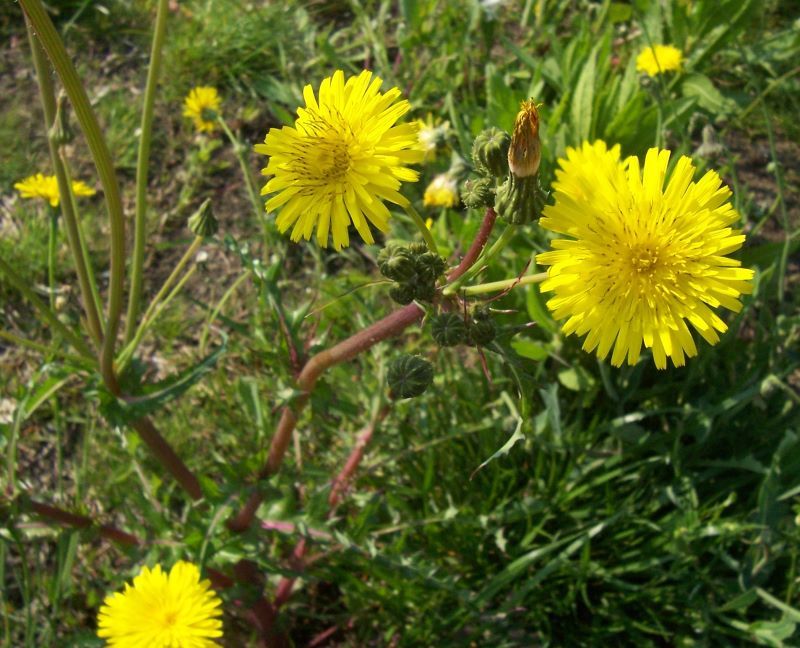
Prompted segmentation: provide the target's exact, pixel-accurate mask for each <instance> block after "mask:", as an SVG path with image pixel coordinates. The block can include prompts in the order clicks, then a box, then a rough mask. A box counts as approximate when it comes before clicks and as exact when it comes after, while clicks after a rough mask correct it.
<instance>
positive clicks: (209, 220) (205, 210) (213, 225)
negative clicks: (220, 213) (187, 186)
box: [188, 198, 219, 238]
mask: <svg viewBox="0 0 800 648" xmlns="http://www.w3.org/2000/svg"><path fill="white" fill-rule="evenodd" d="M188 223H189V229H190V230H192V233H193V234H194V235H195V236H203V237H206V238H207V237H210V236H214V234H216V233H217V230H218V229H219V223H218V222H217V219H216V218H215V217H214V211H213V210H212V209H211V198H206V199H205V200H204V201H203V204H202V205H200V208H199V209H198V210H197V211H196V212H195V213H194V214H192V215H191V216H190V217H189V221H188Z"/></svg>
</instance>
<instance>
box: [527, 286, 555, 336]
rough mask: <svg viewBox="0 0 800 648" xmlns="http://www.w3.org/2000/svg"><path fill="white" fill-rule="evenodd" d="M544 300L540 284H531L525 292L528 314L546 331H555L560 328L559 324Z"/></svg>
mask: <svg viewBox="0 0 800 648" xmlns="http://www.w3.org/2000/svg"><path fill="white" fill-rule="evenodd" d="M543 302H544V300H543V299H542V293H541V291H540V290H539V286H537V285H536V284H533V285H532V286H530V287H529V288H528V290H527V291H526V294H525V306H526V307H527V309H528V315H529V316H530V318H531V319H532V320H533V321H534V322H536V323H537V324H538V325H539V326H541V327H542V328H543V329H544V330H545V331H547V332H548V333H555V332H556V330H558V326H557V325H556V323H555V322H554V321H553V318H552V317H551V316H550V313H549V311H548V310H547V308H546V307H545V305H544V303H543Z"/></svg>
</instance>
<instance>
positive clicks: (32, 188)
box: [14, 173, 97, 207]
mask: <svg viewBox="0 0 800 648" xmlns="http://www.w3.org/2000/svg"><path fill="white" fill-rule="evenodd" d="M14 189H16V190H17V191H19V195H20V196H22V197H23V198H40V199H41V200H46V201H47V202H49V203H50V206H51V207H58V205H59V202H60V196H59V195H58V181H57V180H56V177H55V176H53V175H51V176H46V175H43V174H41V173H37V174H36V175H32V176H28V177H27V178H25V179H24V180H20V181H19V182H15V183H14ZM72 192H73V193H74V194H75V195H76V196H94V195H95V193H97V192H96V191H95V190H94V189H92V188H91V187H89V186H88V185H87V184H86V183H85V182H83V181H81V180H74V181H73V182H72Z"/></svg>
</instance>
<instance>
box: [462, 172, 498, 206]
mask: <svg viewBox="0 0 800 648" xmlns="http://www.w3.org/2000/svg"><path fill="white" fill-rule="evenodd" d="M461 200H462V201H464V204H465V205H466V206H467V207H471V208H472V209H484V208H486V207H491V206H492V205H493V204H494V180H493V179H492V178H469V179H468V180H466V181H465V182H464V184H462V185H461Z"/></svg>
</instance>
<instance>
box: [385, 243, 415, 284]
mask: <svg viewBox="0 0 800 648" xmlns="http://www.w3.org/2000/svg"><path fill="white" fill-rule="evenodd" d="M378 268H379V269H380V271H381V274H382V275H383V276H384V277H387V278H389V279H394V280H395V281H406V280H407V279H411V278H412V277H413V276H414V260H413V259H412V255H411V252H410V251H409V249H408V248H407V247H404V246H402V245H397V244H393V243H390V244H389V245H387V246H386V247H385V248H383V249H382V250H381V251H380V252H378Z"/></svg>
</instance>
